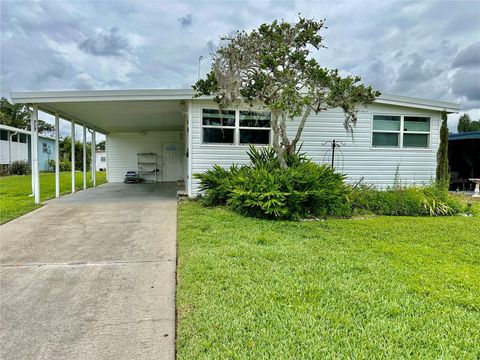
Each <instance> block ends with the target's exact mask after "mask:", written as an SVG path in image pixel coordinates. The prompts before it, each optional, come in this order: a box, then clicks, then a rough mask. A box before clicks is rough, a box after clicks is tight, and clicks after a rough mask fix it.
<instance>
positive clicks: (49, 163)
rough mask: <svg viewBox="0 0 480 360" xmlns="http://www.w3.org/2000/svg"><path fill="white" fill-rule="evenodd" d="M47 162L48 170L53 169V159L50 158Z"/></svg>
mask: <svg viewBox="0 0 480 360" xmlns="http://www.w3.org/2000/svg"><path fill="white" fill-rule="evenodd" d="M47 164H48V171H55V160H53V159H50V160H48V162H47Z"/></svg>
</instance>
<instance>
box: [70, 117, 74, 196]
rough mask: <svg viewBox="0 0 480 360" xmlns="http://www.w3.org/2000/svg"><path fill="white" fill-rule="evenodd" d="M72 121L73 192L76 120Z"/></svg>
mask: <svg viewBox="0 0 480 360" xmlns="http://www.w3.org/2000/svg"><path fill="white" fill-rule="evenodd" d="M71 123H72V149H71V151H72V194H73V193H74V192H75V121H73V120H72V121H71Z"/></svg>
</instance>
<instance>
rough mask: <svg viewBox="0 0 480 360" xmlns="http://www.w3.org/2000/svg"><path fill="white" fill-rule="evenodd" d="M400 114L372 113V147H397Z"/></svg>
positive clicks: (398, 142)
mask: <svg viewBox="0 0 480 360" xmlns="http://www.w3.org/2000/svg"><path fill="white" fill-rule="evenodd" d="M400 121H401V118H400V116H389V115H373V136H372V145H373V146H374V147H399V145H400Z"/></svg>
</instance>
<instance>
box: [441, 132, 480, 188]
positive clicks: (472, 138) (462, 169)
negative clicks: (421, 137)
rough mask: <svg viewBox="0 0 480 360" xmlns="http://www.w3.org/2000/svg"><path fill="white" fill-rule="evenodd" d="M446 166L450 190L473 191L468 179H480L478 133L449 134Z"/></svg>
mask: <svg viewBox="0 0 480 360" xmlns="http://www.w3.org/2000/svg"><path fill="white" fill-rule="evenodd" d="M448 165H449V167H450V188H451V189H452V190H473V189H474V187H475V184H474V183H473V182H472V181H470V180H469V179H479V178H480V131H472V132H465V133H458V134H451V135H450V136H449V137H448Z"/></svg>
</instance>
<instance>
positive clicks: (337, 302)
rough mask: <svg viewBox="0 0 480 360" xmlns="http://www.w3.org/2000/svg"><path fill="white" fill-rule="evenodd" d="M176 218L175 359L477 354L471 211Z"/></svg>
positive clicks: (479, 337) (475, 243) (479, 318)
mask: <svg viewBox="0 0 480 360" xmlns="http://www.w3.org/2000/svg"><path fill="white" fill-rule="evenodd" d="M479 205H480V204H478V203H477V204H476V205H474V206H475V207H477V210H478V208H479ZM477 212H478V211H477ZM178 222H179V224H178V256H179V259H178V287H177V309H178V322H179V324H178V335H177V336H178V340H177V341H178V342H177V351H178V357H179V359H328V358H335V359H410V358H416V359H418V358H420V359H478V358H480V331H479V329H480V220H479V217H478V216H476V217H461V216H458V217H444V218H408V217H368V218H364V219H353V220H326V221H317V222H286V221H279V222H274V221H264V220H257V219H251V218H245V217H242V216H239V215H237V214H235V213H233V212H231V211H228V210H226V209H224V208H204V207H202V206H200V204H199V203H197V202H186V203H184V204H182V205H181V206H180V208H179V219H178Z"/></svg>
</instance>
